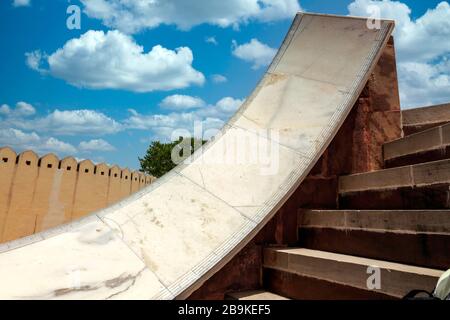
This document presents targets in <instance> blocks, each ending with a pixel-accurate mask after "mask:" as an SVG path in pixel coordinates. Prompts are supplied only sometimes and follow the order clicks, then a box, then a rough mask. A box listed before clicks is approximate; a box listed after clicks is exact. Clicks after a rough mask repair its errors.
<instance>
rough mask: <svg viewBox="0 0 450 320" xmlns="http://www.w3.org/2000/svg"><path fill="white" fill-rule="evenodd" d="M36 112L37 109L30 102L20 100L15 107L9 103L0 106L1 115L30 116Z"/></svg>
mask: <svg viewBox="0 0 450 320" xmlns="http://www.w3.org/2000/svg"><path fill="white" fill-rule="evenodd" d="M35 113H36V109H35V108H34V107H33V106H32V105H31V104H29V103H26V102H23V101H20V102H18V103H17V104H16V106H15V108H11V107H10V106H8V105H7V104H3V105H2V106H1V107H0V115H2V116H5V117H14V118H19V117H28V116H32V115H34V114H35Z"/></svg>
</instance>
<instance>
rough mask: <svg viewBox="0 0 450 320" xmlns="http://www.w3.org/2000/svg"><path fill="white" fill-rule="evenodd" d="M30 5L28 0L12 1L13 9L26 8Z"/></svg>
mask: <svg viewBox="0 0 450 320" xmlns="http://www.w3.org/2000/svg"><path fill="white" fill-rule="evenodd" d="M30 5H31V1H30V0H14V1H13V6H14V7H28V6H30Z"/></svg>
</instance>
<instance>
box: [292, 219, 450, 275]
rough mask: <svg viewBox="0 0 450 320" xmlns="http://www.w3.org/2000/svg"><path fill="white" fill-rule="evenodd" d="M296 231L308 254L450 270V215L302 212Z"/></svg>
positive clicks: (300, 244) (301, 244) (300, 243)
mask: <svg viewBox="0 0 450 320" xmlns="http://www.w3.org/2000/svg"><path fill="white" fill-rule="evenodd" d="M298 228H299V233H298V237H299V243H298V244H299V246H301V247H304V248H309V249H314V250H322V251H329V252H335V253H341V254H349V255H354V256H364V257H368V258H373V259H379V260H387V261H394V262H399V263H405V264H409V265H416V266H422V267H428V268H436V269H448V268H449V267H450V210H436V211H433V210H423V211H416V210H414V211H412V210H410V211H407V210H402V211H395V210H374V211H367V210H366V211H356V210H299V212H298Z"/></svg>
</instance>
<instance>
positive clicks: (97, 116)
mask: <svg viewBox="0 0 450 320" xmlns="http://www.w3.org/2000/svg"><path fill="white" fill-rule="evenodd" d="M1 126H2V127H5V126H9V127H17V128H19V129H22V130H35V131H38V132H50V133H53V134H58V135H105V134H113V133H117V132H119V131H121V130H122V126H121V124H120V123H118V122H117V121H115V120H113V119H112V118H110V117H108V116H106V115H105V114H103V113H101V112H98V111H94V110H66V111H60V110H58V109H56V110H54V111H53V112H52V113H50V114H48V115H47V116H45V117H36V118H33V119H7V120H5V121H3V122H2V124H1Z"/></svg>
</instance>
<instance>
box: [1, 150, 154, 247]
mask: <svg viewBox="0 0 450 320" xmlns="http://www.w3.org/2000/svg"><path fill="white" fill-rule="evenodd" d="M0 177H1V183H0V242H6V241H11V240H15V239H18V238H21V237H25V236H29V235H32V234H34V233H36V232H40V231H43V230H46V229H49V228H52V227H55V226H58V225H60V224H63V223H67V222H69V221H72V220H74V219H78V218H80V217H83V216H85V215H87V214H89V213H91V212H93V211H96V210H99V209H102V208H105V207H106V206H107V205H109V204H112V203H114V202H117V201H119V200H121V199H123V198H125V197H127V196H129V195H130V194H132V193H134V192H136V191H138V190H140V189H142V188H143V187H145V186H147V185H149V184H150V183H152V182H153V178H152V177H150V176H146V175H143V174H142V173H139V172H130V171H129V170H128V169H124V170H122V169H120V168H119V167H117V166H114V167H112V168H110V167H108V166H107V165H105V164H98V165H94V164H93V163H92V162H91V161H90V160H85V161H82V162H80V163H78V162H77V161H76V160H75V159H74V158H70V157H69V158H65V159H63V160H61V161H60V160H59V159H58V158H57V157H56V156H55V155H52V154H50V155H46V156H43V157H41V158H39V157H38V156H37V155H36V154H35V153H34V152H33V151H25V152H22V153H21V154H19V155H16V153H15V152H14V151H13V150H11V149H10V148H0ZM132 177H133V183H132V180H131V179H132Z"/></svg>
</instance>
